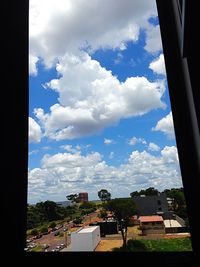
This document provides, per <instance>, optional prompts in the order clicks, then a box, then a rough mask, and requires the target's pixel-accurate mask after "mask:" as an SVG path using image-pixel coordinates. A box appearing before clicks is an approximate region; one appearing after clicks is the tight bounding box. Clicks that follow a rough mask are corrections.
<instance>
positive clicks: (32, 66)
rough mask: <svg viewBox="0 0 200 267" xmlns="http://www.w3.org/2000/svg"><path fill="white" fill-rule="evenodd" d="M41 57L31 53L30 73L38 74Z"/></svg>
mask: <svg viewBox="0 0 200 267" xmlns="http://www.w3.org/2000/svg"><path fill="white" fill-rule="evenodd" d="M38 60H39V58H38V57H37V56H34V55H31V54H30V55H29V74H30V75H32V76H36V75H37V68H36V63H37V62H38Z"/></svg>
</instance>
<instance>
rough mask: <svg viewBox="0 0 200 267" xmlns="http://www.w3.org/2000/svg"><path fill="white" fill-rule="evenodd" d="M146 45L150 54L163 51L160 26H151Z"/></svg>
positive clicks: (148, 30) (148, 29)
mask: <svg viewBox="0 0 200 267" xmlns="http://www.w3.org/2000/svg"><path fill="white" fill-rule="evenodd" d="M146 35H147V37H146V45H145V47H144V48H145V50H146V51H147V52H149V53H152V54H154V53H157V52H159V51H160V50H162V41H161V35H160V26H159V25H156V26H153V25H152V24H149V25H148V27H147V30H146Z"/></svg>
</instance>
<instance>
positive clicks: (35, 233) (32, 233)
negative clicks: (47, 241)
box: [31, 229, 39, 236]
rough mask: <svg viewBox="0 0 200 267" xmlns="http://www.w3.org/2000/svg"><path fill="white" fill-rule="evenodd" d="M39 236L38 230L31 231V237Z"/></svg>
mask: <svg viewBox="0 0 200 267" xmlns="http://www.w3.org/2000/svg"><path fill="white" fill-rule="evenodd" d="M38 234H39V232H38V230H37V229H33V230H31V235H34V236H35V235H38Z"/></svg>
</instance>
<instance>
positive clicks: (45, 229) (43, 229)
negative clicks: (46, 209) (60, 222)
mask: <svg viewBox="0 0 200 267" xmlns="http://www.w3.org/2000/svg"><path fill="white" fill-rule="evenodd" d="M40 232H41V233H42V234H46V233H48V228H47V227H45V226H43V227H42V228H41V229H40Z"/></svg>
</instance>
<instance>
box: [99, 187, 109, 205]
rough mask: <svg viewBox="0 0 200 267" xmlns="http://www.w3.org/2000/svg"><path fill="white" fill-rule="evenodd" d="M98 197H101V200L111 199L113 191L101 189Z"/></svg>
mask: <svg viewBox="0 0 200 267" xmlns="http://www.w3.org/2000/svg"><path fill="white" fill-rule="evenodd" d="M98 197H99V198H100V200H101V201H103V202H105V201H109V200H110V199H111V193H109V192H108V190H106V189H101V190H100V191H99V192H98Z"/></svg>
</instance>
